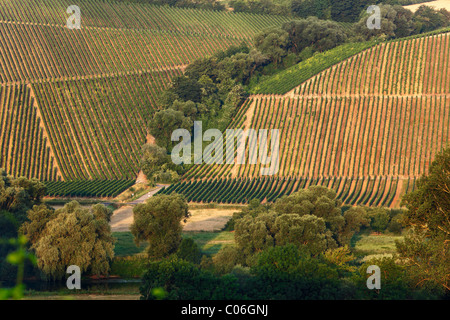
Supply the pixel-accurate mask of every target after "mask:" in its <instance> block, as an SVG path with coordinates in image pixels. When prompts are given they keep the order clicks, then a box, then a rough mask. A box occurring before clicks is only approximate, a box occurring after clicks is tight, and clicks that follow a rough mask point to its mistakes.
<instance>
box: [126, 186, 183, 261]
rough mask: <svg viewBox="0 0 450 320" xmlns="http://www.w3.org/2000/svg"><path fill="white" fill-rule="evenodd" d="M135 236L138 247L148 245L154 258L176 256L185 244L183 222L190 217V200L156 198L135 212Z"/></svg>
mask: <svg viewBox="0 0 450 320" xmlns="http://www.w3.org/2000/svg"><path fill="white" fill-rule="evenodd" d="M133 215H134V222H133V224H132V225H131V233H132V234H133V236H134V240H135V242H136V244H137V245H139V244H140V242H142V241H147V242H148V247H147V252H148V254H149V255H150V256H151V257H154V258H163V257H167V256H168V255H170V254H172V253H175V252H176V251H177V249H178V247H179V245H180V243H181V231H182V227H181V221H182V220H183V219H184V220H185V219H187V218H188V217H189V211H188V205H187V202H186V200H185V199H184V198H183V197H182V196H180V195H178V194H171V195H155V196H153V197H151V198H149V199H148V200H147V201H146V202H145V203H143V204H138V205H137V206H135V207H134V209H133Z"/></svg>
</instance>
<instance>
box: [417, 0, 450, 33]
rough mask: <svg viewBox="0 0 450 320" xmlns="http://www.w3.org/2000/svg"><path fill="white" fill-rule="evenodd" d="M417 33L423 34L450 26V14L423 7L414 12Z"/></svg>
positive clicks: (442, 10)
mask: <svg viewBox="0 0 450 320" xmlns="http://www.w3.org/2000/svg"><path fill="white" fill-rule="evenodd" d="M414 22H415V32H416V33H422V32H428V31H432V30H435V29H439V28H443V27H447V26H448V25H450V12H449V11H447V10H445V9H441V10H439V11H438V10H434V9H433V8H432V7H430V6H426V5H422V6H420V7H419V9H417V10H416V12H414Z"/></svg>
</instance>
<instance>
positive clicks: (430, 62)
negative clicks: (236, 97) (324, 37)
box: [164, 33, 450, 207]
mask: <svg viewBox="0 0 450 320" xmlns="http://www.w3.org/2000/svg"><path fill="white" fill-rule="evenodd" d="M352 48H355V51H359V52H360V53H358V54H356V55H354V56H352V57H350V58H348V59H345V60H344V61H342V62H339V63H336V64H334V65H333V66H331V67H329V68H323V65H324V62H325V63H330V60H326V59H325V60H324V59H323V56H322V55H321V54H319V55H318V56H315V57H312V58H311V59H309V60H307V61H304V62H302V63H301V64H300V65H299V66H296V67H294V68H293V69H291V70H287V71H283V72H282V73H280V74H278V75H275V76H274V77H272V78H271V79H268V80H265V83H264V82H262V83H260V84H259V86H258V87H256V88H254V92H255V93H256V94H254V95H252V96H251V97H250V98H249V99H248V101H246V103H244V105H243V106H242V108H241V111H240V113H238V115H237V116H236V118H235V119H234V121H233V122H232V123H231V125H230V127H229V128H230V129H234V128H242V129H243V130H246V129H279V130H280V152H279V154H280V161H279V164H280V167H279V171H278V172H277V174H276V175H274V176H272V177H263V176H261V175H260V169H261V164H260V163H258V164H248V163H249V161H246V164H245V165H233V164H229V165H197V166H195V167H193V168H192V169H191V170H190V172H188V173H187V175H186V180H185V181H183V182H180V183H178V184H176V185H173V186H172V187H171V188H170V189H168V190H165V191H164V192H171V191H174V190H175V191H177V192H181V193H183V194H185V195H186V196H187V198H188V199H189V200H191V201H205V202H210V201H216V202H225V203H242V202H247V201H248V200H250V199H253V198H257V199H260V200H265V201H273V200H275V199H276V198H278V197H280V196H282V195H284V194H290V193H292V192H294V191H295V190H298V189H299V188H303V187H305V186H309V185H318V184H319V185H324V186H327V187H330V188H333V189H334V190H336V192H337V195H338V197H339V198H341V199H342V200H343V202H344V203H345V204H350V205H355V204H361V205H374V206H375V205H383V206H393V207H395V206H398V205H399V200H400V195H402V194H404V193H406V192H408V191H410V190H412V189H413V188H414V184H415V180H416V179H417V178H418V177H420V176H421V175H422V174H424V173H427V170H428V167H429V165H430V163H431V161H432V160H433V158H434V156H435V154H436V153H437V152H438V151H440V150H441V149H442V148H443V147H445V146H446V145H447V144H448V142H449V141H450V65H449V62H450V61H449V60H450V59H449V54H450V34H449V33H441V34H437V35H431V36H426V37H414V38H409V39H405V40H402V41H393V42H387V43H381V44H378V45H374V46H369V45H367V46H366V47H364V45H360V47H354V46H353V47H352ZM364 49H365V50H364ZM334 52H337V53H338V54H337V55H339V54H340V53H342V52H343V51H342V50H341V49H339V48H337V49H336V50H335V51H334ZM327 54H328V55H329V56H330V55H331V56H332V55H333V52H331V53H327ZM331 61H332V59H331ZM317 66H319V67H317ZM311 70H323V71H321V72H318V73H317V74H316V75H315V76H313V77H308V76H303V74H308V73H310V72H312V71H311ZM293 75H297V78H295V77H294V76H293ZM306 79H307V80H306ZM305 80H306V81H305ZM296 81H297V82H296ZM291 89H292V90H291ZM258 90H260V91H261V92H260V93H258ZM288 90H290V91H288ZM270 91H271V92H273V93H278V94H270ZM268 92H269V94H268ZM244 120H245V121H244ZM269 143H270V142H269ZM246 155H247V160H248V146H247V152H246Z"/></svg>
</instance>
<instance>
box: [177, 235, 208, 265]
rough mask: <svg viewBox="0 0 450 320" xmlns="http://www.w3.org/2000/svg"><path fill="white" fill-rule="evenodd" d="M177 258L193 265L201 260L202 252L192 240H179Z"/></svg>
mask: <svg viewBox="0 0 450 320" xmlns="http://www.w3.org/2000/svg"><path fill="white" fill-rule="evenodd" d="M177 257H178V258H180V259H183V260H186V261H188V262H192V263H194V264H199V263H200V261H201V260H202V252H201V251H200V248H199V247H198V245H197V244H196V243H195V241H194V240H193V239H191V238H186V239H183V240H181V243H180V246H179V248H178V250H177Z"/></svg>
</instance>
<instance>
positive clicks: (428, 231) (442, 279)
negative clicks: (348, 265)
mask: <svg viewBox="0 0 450 320" xmlns="http://www.w3.org/2000/svg"><path fill="white" fill-rule="evenodd" d="M402 203H403V204H404V205H406V207H407V209H408V211H407V212H406V213H405V217H404V222H405V225H406V226H407V227H409V228H411V233H410V234H408V235H407V236H406V237H405V240H404V241H403V242H398V243H397V247H398V252H399V255H400V257H401V259H402V260H403V261H404V263H405V264H406V265H407V266H408V268H409V270H410V272H411V274H412V275H413V277H414V279H415V280H416V285H419V286H425V287H435V286H441V287H443V288H445V289H446V290H447V292H448V291H449V290H450V273H449V269H448V266H449V264H450V247H449V243H450V222H449V221H450V148H446V149H444V150H443V151H442V152H440V153H439V154H437V155H436V158H435V160H434V161H433V162H432V164H431V166H430V168H429V172H428V175H424V176H423V177H422V178H420V179H419V181H418V182H417V188H416V190H415V191H413V192H411V193H408V194H407V195H405V196H404V198H403V202H402Z"/></svg>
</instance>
